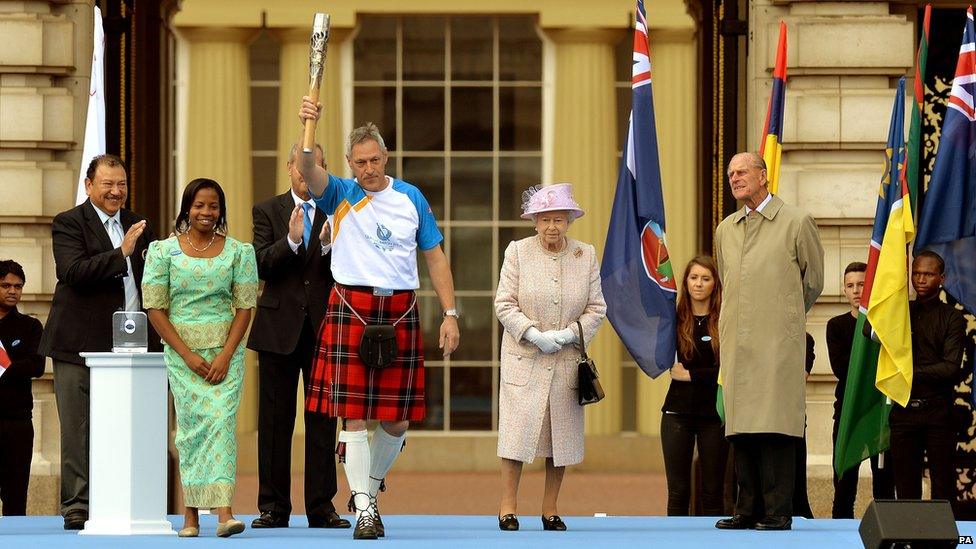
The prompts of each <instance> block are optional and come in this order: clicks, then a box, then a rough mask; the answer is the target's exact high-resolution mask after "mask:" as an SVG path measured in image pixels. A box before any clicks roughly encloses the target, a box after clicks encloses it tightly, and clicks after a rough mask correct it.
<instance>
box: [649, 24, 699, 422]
mask: <svg viewBox="0 0 976 549" xmlns="http://www.w3.org/2000/svg"><path fill="white" fill-rule="evenodd" d="M690 23H691V22H690V21H689V24H690ZM649 37H650V50H651V67H652V70H651V74H652V77H653V83H652V86H653V87H654V107H655V108H654V118H655V123H656V126H657V143H658V153H659V154H660V158H661V184H662V187H663V193H664V204H665V216H666V219H667V223H668V224H667V241H668V254H669V255H670V257H671V265H672V266H673V267H674V274H675V276H676V277H681V276H682V274H683V273H684V268H685V265H686V264H687V263H688V260H689V259H691V258H692V257H693V256H694V255H696V254H697V253H698V252H699V251H700V250H699V249H698V242H699V238H698V224H697V223H696V222H695V220H696V219H697V214H698V209H699V208H700V207H701V206H700V205H699V202H698V185H697V184H696V182H697V181H698V151H697V142H698V125H697V124H696V123H695V122H694V121H695V120H696V119H697V112H698V104H697V96H696V95H695V94H693V93H688V90H692V89H695V86H696V82H697V79H698V60H697V54H696V44H695V35H694V30H693V28H688V29H669V30H660V29H651V32H650V34H649ZM681 284H682V281H678V287H679V288H680V287H681ZM638 380H639V382H638V385H637V431H638V432H640V433H641V434H645V435H659V434H660V432H661V405H662V404H663V403H664V396H665V395H666V394H667V391H668V387H669V385H670V377H669V376H668V374H667V373H665V374H662V375H661V376H660V377H659V378H658V379H656V380H654V381H653V382H651V381H649V380H648V379H646V378H645V377H644V376H640V377H639V378H638Z"/></svg>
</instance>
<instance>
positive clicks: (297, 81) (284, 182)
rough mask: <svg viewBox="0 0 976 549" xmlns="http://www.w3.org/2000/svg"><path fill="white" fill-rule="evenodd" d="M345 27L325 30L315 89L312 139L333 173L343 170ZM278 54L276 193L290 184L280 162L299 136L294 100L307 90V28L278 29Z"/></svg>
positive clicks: (286, 158)
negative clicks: (317, 112) (317, 114)
mask: <svg viewBox="0 0 976 549" xmlns="http://www.w3.org/2000/svg"><path fill="white" fill-rule="evenodd" d="M350 35H351V32H350V30H349V29H335V28H333V29H331V30H330V32H329V51H328V57H327V58H326V63H325V74H324V76H323V78H322V87H321V89H320V90H319V101H320V102H321V103H322V110H323V113H322V118H321V119H320V120H319V124H318V127H317V129H316V132H315V138H316V141H317V142H318V143H319V144H320V145H321V146H322V148H323V149H324V150H325V160H326V164H327V165H328V167H329V169H330V170H331V171H333V173H335V174H337V175H342V174H343V173H344V169H345V168H344V166H345V135H344V133H345V132H344V131H343V127H342V102H341V91H342V82H341V81H340V77H341V74H340V59H341V56H342V52H343V48H346V47H351V46H350V45H348V44H346V40H347V39H348V38H349V37H350ZM278 37H279V38H280V40H281V56H280V57H279V59H280V62H279V71H280V72H279V79H280V88H279V93H278V113H279V114H278V163H279V164H280V165H281V170H279V171H278V172H277V174H278V177H277V185H276V188H277V190H278V192H279V193H282V192H285V191H286V190H288V188H289V187H290V186H291V182H290V180H289V178H288V174H287V173H286V172H285V169H284V164H285V163H286V162H287V161H288V154H289V152H290V151H291V147H292V145H294V144H295V143H296V142H297V141H298V139H299V138H300V137H301V130H302V127H301V125H300V124H299V123H298V114H297V113H298V103H299V101H300V100H301V98H302V96H303V95H305V94H307V93H308V38H309V30H308V29H307V28H296V29H287V30H284V31H280V32H279V33H278Z"/></svg>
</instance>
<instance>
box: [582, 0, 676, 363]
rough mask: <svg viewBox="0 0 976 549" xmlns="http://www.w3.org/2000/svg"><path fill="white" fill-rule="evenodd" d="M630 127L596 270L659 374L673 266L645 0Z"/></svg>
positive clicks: (640, 354)
mask: <svg viewBox="0 0 976 549" xmlns="http://www.w3.org/2000/svg"><path fill="white" fill-rule="evenodd" d="M636 15H637V23H636V27H635V29H634V66H633V81H632V92H631V113H630V128H629V129H628V131H627V142H626V144H625V146H624V154H623V157H622V158H621V160H620V174H619V176H618V177H617V193H616V196H615V197H614V200H613V211H612V212H611V215H610V227H609V229H608V231H607V242H606V246H605V247H604V252H603V264H602V266H601V269H600V277H601V279H602V284H603V295H604V297H605V298H606V301H607V318H608V319H610V324H612V325H613V328H614V330H616V331H617V334H618V335H619V336H620V339H621V340H622V341H623V343H624V345H625V346H626V347H627V350H628V351H629V352H630V354H631V355H632V356H633V357H634V360H636V361H637V365H638V366H640V368H641V370H643V371H644V373H646V374H647V375H649V376H651V377H652V378H653V377H657V376H659V375H660V374H661V373H662V372H664V371H666V370H668V369H669V368H671V366H672V365H673V364H674V352H675V297H676V296H677V288H676V286H675V281H674V270H673V268H672V266H671V260H670V258H669V257H668V248H667V244H666V242H665V223H664V196H663V194H662V192H661V166H660V163H659V160H658V151H657V131H656V129H655V127H654V101H653V97H652V94H651V60H650V54H649V52H650V50H649V48H648V40H647V19H646V12H645V10H644V2H643V0H638V2H637V14H636Z"/></svg>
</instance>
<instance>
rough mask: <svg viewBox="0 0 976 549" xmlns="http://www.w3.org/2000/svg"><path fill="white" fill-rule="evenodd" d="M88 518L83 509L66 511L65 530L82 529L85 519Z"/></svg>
mask: <svg viewBox="0 0 976 549" xmlns="http://www.w3.org/2000/svg"><path fill="white" fill-rule="evenodd" d="M87 520H88V513H86V512H85V511H68V514H66V515H65V516H64V529H65V530H84V529H85V521H87Z"/></svg>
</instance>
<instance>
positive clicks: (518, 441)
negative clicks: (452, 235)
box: [495, 236, 607, 467]
mask: <svg viewBox="0 0 976 549" xmlns="http://www.w3.org/2000/svg"><path fill="white" fill-rule="evenodd" d="M567 240H568V242H567V245H566V248H564V249H563V251H561V252H559V253H552V252H549V251H547V250H545V249H544V248H543V247H542V244H541V243H540V242H539V240H538V238H537V237H534V236H533V237H529V238H525V239H522V240H518V241H516V242H512V243H510V244H509V245H508V248H507V249H506V250H505V263H504V264H503V265H502V271H501V276H500V277H499V280H498V292H497V293H496V294H495V314H496V315H497V316H498V320H499V321H501V323H502V326H503V327H504V328H505V332H504V335H503V336H502V352H501V384H500V386H499V398H498V456H499V457H503V458H507V459H512V460H517V461H521V462H526V463H530V462H532V460H533V459H534V458H535V457H537V456H539V457H542V456H546V457H549V456H552V458H553V462H554V463H555V465H556V466H557V467H558V466H564V465H575V464H577V463H580V462H581V461H583V407H582V406H580V405H579V402H578V400H577V381H576V362H577V359H578V358H579V356H580V352H579V349H578V347H576V346H574V345H567V346H564V347H563V348H562V350H560V351H558V352H556V353H554V354H548V355H547V354H543V353H542V352H541V351H540V350H539V348H538V347H536V346H535V345H533V344H532V343H529V342H528V341H526V340H524V339H522V335H523V334H524V333H525V331H526V330H527V329H528V328H529V327H530V326H535V327H536V328H537V329H539V330H541V331H543V332H544V331H547V330H561V329H563V328H567V327H570V328H572V330H573V331H574V332H575V331H577V330H578V329H577V327H576V320H579V321H580V323H581V324H582V325H583V340H584V341H586V342H589V341H590V340H591V339H593V336H594V335H596V331H597V328H599V327H600V324H601V323H602V322H603V319H604V317H605V316H606V311H607V305H606V302H604V300H603V292H602V290H601V289H600V264H599V261H597V257H596V250H595V249H594V248H593V246H591V245H590V244H584V243H582V242H579V241H577V240H573V239H571V238H569V239H567ZM547 405H548V408H549V414H548V417H549V422H548V423H546V422H545V421H544V420H545V419H546V415H547V414H546V407H547ZM550 437H551V438H550ZM540 439H541V441H542V443H541V445H540ZM550 440H551V448H550V447H549V443H550ZM550 451H551V453H550Z"/></svg>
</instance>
